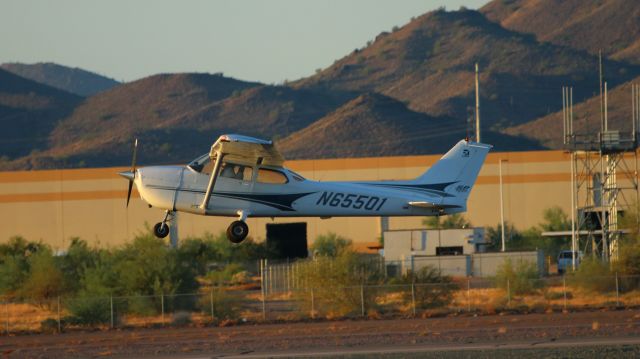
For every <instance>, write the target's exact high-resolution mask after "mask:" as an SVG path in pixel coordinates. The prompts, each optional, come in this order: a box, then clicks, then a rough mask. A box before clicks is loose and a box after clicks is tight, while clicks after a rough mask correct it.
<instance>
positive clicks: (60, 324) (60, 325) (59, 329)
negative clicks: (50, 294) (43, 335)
mask: <svg viewBox="0 0 640 359" xmlns="http://www.w3.org/2000/svg"><path fill="white" fill-rule="evenodd" d="M58 333H62V323H61V322H60V296H58Z"/></svg>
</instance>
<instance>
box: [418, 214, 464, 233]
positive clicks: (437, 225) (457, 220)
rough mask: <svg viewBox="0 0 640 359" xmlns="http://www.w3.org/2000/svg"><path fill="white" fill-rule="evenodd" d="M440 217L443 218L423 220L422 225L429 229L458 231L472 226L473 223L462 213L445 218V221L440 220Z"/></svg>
mask: <svg viewBox="0 0 640 359" xmlns="http://www.w3.org/2000/svg"><path fill="white" fill-rule="evenodd" d="M440 217H441V216H432V217H426V218H425V219H424V220H422V225H424V226H425V227H427V228H428V229H458V228H469V227H471V226H472V225H471V222H469V221H468V220H467V219H466V218H464V216H463V215H462V214H460V213H454V214H450V215H446V216H443V217H444V220H440Z"/></svg>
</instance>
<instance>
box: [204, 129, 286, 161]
mask: <svg viewBox="0 0 640 359" xmlns="http://www.w3.org/2000/svg"><path fill="white" fill-rule="evenodd" d="M219 154H222V155H224V158H225V160H227V161H231V162H234V163H238V164H244V165H250V166H252V165H255V164H259V165H266V166H273V167H282V165H283V163H284V158H283V157H282V155H281V154H280V152H278V150H276V148H275V146H274V144H273V141H266V140H261V139H258V138H253V137H249V136H242V135H234V134H230V135H222V136H220V138H218V140H217V141H216V142H215V143H214V144H213V146H211V151H210V152H209V157H210V158H211V159H212V160H215V159H217V157H218V155H219Z"/></svg>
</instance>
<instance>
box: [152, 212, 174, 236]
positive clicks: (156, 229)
mask: <svg viewBox="0 0 640 359" xmlns="http://www.w3.org/2000/svg"><path fill="white" fill-rule="evenodd" d="M172 215H173V213H172V212H171V211H169V210H167V212H166V213H165V215H164V219H163V220H162V222H158V223H156V225H155V226H153V234H154V235H155V236H156V237H158V238H164V237H166V236H168V235H169V225H168V224H167V221H168V220H169V219H170V217H171V216H172Z"/></svg>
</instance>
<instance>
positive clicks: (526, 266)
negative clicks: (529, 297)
mask: <svg viewBox="0 0 640 359" xmlns="http://www.w3.org/2000/svg"><path fill="white" fill-rule="evenodd" d="M495 283H496V286H498V287H499V288H502V289H504V290H505V291H507V290H508V291H509V292H510V293H511V294H515V295H520V294H530V293H534V292H535V291H537V290H538V289H540V288H542V286H543V283H542V281H541V280H540V278H539V275H538V268H537V266H536V265H535V264H534V263H531V262H529V261H523V260H519V261H518V262H517V263H516V264H515V265H514V264H513V262H512V261H511V259H505V261H504V262H503V263H502V264H501V265H500V266H499V267H498V271H497V273H496V276H495Z"/></svg>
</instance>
